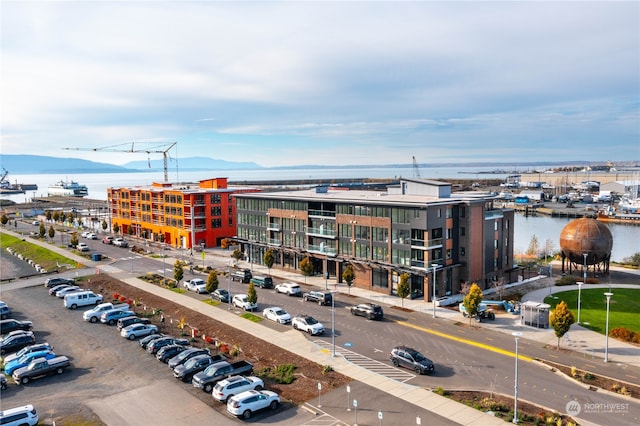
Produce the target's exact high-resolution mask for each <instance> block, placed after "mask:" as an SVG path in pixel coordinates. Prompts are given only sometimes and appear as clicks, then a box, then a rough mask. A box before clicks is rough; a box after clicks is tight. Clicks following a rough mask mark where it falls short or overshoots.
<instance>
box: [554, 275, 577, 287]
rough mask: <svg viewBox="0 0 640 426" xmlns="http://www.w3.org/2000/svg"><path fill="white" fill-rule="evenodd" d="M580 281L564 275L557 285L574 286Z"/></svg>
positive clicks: (557, 281)
mask: <svg viewBox="0 0 640 426" xmlns="http://www.w3.org/2000/svg"><path fill="white" fill-rule="evenodd" d="M578 281H579V280H578V279H577V278H576V277H574V276H573V275H564V276H563V277H561V278H560V279H557V280H556V285H557V286H562V285H573V284H575V283H577V282H578ZM580 281H581V280H580Z"/></svg>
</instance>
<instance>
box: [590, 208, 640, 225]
mask: <svg viewBox="0 0 640 426" xmlns="http://www.w3.org/2000/svg"><path fill="white" fill-rule="evenodd" d="M596 219H598V220H599V221H601V222H610V223H621V224H627V225H640V213H628V212H626V211H620V209H619V208H618V209H615V208H613V206H610V205H608V206H605V207H604V208H603V209H601V210H600V211H599V212H598V215H597V217H596Z"/></svg>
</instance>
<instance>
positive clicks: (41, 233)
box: [38, 222, 47, 238]
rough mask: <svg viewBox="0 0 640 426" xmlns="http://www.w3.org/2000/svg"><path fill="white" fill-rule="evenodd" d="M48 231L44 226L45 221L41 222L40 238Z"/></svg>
mask: <svg viewBox="0 0 640 426" xmlns="http://www.w3.org/2000/svg"><path fill="white" fill-rule="evenodd" d="M46 233H47V230H46V229H45V227H44V223H43V222H40V228H39V229H38V235H40V238H44V236H45V235H46Z"/></svg>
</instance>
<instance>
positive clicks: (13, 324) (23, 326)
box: [0, 318, 33, 335]
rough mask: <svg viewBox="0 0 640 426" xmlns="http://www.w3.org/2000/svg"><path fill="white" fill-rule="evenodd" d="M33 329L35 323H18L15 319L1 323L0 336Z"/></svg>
mask: <svg viewBox="0 0 640 426" xmlns="http://www.w3.org/2000/svg"><path fill="white" fill-rule="evenodd" d="M31 329H33V323H32V322H31V321H18V320H17V319H13V318H10V319H5V320H2V321H0V335H5V334H7V333H10V332H12V331H16V330H24V331H30V330H31Z"/></svg>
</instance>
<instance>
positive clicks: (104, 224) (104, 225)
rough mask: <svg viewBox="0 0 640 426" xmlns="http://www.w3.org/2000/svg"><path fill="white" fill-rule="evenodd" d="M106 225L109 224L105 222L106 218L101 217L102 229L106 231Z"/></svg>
mask: <svg viewBox="0 0 640 426" xmlns="http://www.w3.org/2000/svg"><path fill="white" fill-rule="evenodd" d="M108 227H109V224H108V223H107V220H106V219H102V230H103V231H106V230H107V228H108Z"/></svg>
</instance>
